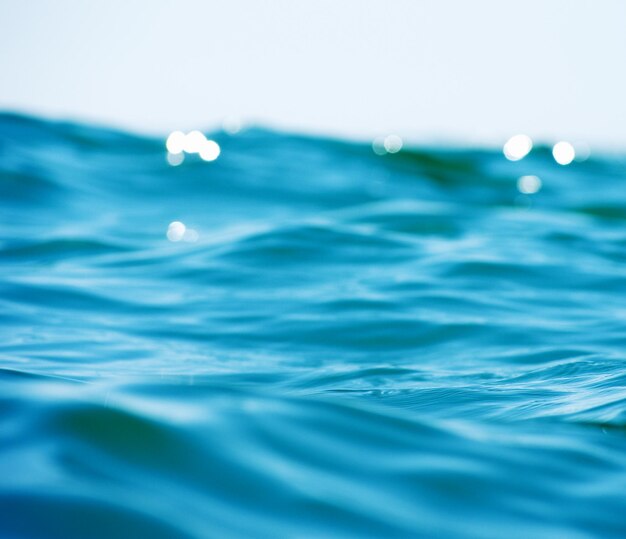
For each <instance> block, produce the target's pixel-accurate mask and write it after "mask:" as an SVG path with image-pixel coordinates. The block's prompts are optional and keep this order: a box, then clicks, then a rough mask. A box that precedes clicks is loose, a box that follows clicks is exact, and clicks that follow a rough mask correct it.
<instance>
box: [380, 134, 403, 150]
mask: <svg viewBox="0 0 626 539" xmlns="http://www.w3.org/2000/svg"><path fill="white" fill-rule="evenodd" d="M383 145H384V147H385V150H387V151H388V152H389V153H398V152H399V151H400V150H401V149H402V139H401V138H400V137H399V136H398V135H387V136H386V137H385V141H384V143H383Z"/></svg>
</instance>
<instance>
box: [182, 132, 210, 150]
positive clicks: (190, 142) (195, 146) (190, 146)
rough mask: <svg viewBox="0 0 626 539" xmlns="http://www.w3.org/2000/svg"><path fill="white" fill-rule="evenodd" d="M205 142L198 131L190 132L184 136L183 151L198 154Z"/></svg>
mask: <svg viewBox="0 0 626 539" xmlns="http://www.w3.org/2000/svg"><path fill="white" fill-rule="evenodd" d="M205 142H206V137H205V136H204V135H203V134H202V133H201V132H200V131H197V130H194V131H191V132H189V133H187V134H186V135H185V143H184V145H183V150H185V152H186V153H199V152H200V150H201V149H202V146H203V145H204V143H205Z"/></svg>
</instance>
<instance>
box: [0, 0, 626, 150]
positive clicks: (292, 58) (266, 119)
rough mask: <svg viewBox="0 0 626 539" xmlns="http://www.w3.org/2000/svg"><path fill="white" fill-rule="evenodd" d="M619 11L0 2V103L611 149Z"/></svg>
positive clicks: (93, 117) (187, 0)
mask: <svg viewBox="0 0 626 539" xmlns="http://www.w3.org/2000/svg"><path fill="white" fill-rule="evenodd" d="M625 20H626V3H624V2H621V1H619V0H604V1H602V2H590V1H585V0H553V1H551V2H545V1H541V0H529V1H525V2H498V1H496V0H478V1H475V2H459V1H450V0H444V1H400V0H397V1H393V2H379V1H372V0H344V1H342V2H335V1H328V0H317V1H315V2H313V1H307V2H304V1H303V2H292V1H286V0H274V1H271V2H268V1H250V0H235V1H229V2H215V1H213V2H206V1H199V0H183V1H165V0H161V1H158V2H154V1H149V0H139V1H123V2H122V1H119V0H116V1H108V2H97V3H94V2H88V3H87V2H79V1H78V0H60V1H56V2H44V1H31V2H6V1H5V2H3V16H2V18H1V19H0V50H2V54H0V72H1V73H2V88H1V89H0V109H4V110H18V111H22V112H28V113H33V114H37V115H44V116H48V117H58V118H64V119H68V118H69V119H81V120H86V121H95V122H100V123H105V124H111V125H116V126H120V127H125V128H130V129H133V130H140V131H142V132H154V133H165V132H166V131H169V130H172V129H193V128H214V127H218V126H219V125H220V124H221V122H223V121H224V119H228V121H230V122H232V121H238V120H243V121H244V122H251V123H256V124H262V125H265V126H271V127H276V128H280V129H285V130H291V131H297V132H306V133H317V134H325V135H332V136H348V137H351V138H363V139H367V138H372V137H375V136H379V135H385V134H388V133H397V134H399V135H400V136H402V137H403V138H406V139H408V140H413V141H415V142H419V141H427V142H433V143H442V142H444V143H445V142H451V143H461V144H468V143H469V144H476V145H482V144H488V145H491V144H501V143H502V141H503V140H505V139H506V138H508V137H509V136H510V135H512V134H514V133H518V132H522V133H526V134H528V135H530V136H531V137H532V138H533V139H534V140H540V141H545V142H547V143H550V142H554V141H556V140H560V139H567V140H583V141H585V142H587V143H590V144H592V145H596V146H597V145H601V146H603V147H605V148H623V147H624V146H626V131H625V130H624V127H623V126H624V123H625V120H626V105H625V102H624V96H625V95H626V75H625V74H624V69H623V57H624V51H625V50H626V32H624V21H625Z"/></svg>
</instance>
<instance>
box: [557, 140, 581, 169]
mask: <svg viewBox="0 0 626 539" xmlns="http://www.w3.org/2000/svg"><path fill="white" fill-rule="evenodd" d="M552 156H553V157H554V160H555V161H556V162H557V163H558V164H559V165H569V164H570V163H571V162H572V161H573V160H574V157H576V151H575V150H574V146H572V145H571V144H570V143H569V142H565V141H561V142H557V143H556V144H555V145H554V147H553V148H552Z"/></svg>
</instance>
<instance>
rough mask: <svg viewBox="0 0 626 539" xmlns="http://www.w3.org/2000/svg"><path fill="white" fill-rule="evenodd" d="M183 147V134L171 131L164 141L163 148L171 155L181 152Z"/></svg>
mask: <svg viewBox="0 0 626 539" xmlns="http://www.w3.org/2000/svg"><path fill="white" fill-rule="evenodd" d="M184 146H185V133H183V132H182V131H172V132H171V133H170V135H169V136H168V137H167V140H166V141H165V147H166V148H167V151H168V152H169V153H171V154H179V153H182V152H183V149H184Z"/></svg>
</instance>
